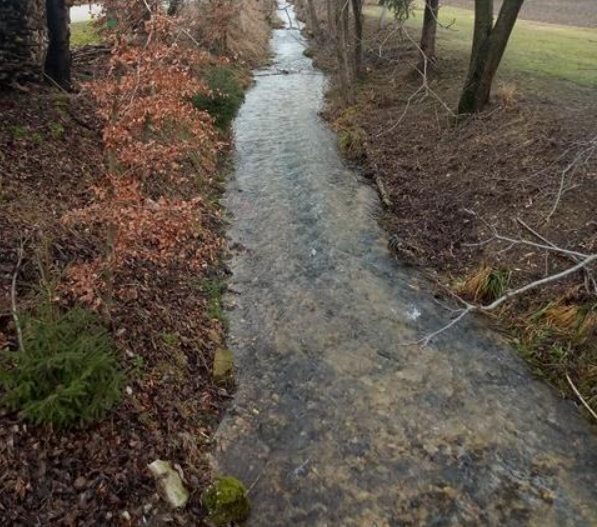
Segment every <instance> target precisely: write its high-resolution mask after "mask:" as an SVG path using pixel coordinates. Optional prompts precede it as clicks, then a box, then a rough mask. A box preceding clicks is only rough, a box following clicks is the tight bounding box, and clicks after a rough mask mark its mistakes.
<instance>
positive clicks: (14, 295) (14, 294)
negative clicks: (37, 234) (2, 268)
mask: <svg viewBox="0 0 597 527" xmlns="http://www.w3.org/2000/svg"><path fill="white" fill-rule="evenodd" d="M24 247H25V243H24V242H23V241H21V243H20V244H19V248H18V250H17V255H18V256H17V264H16V266H15V272H14V274H13V275H12V284H11V288H10V302H11V311H12V319H13V320H14V323H15V327H16V329H17V339H18V341H19V350H20V351H23V350H24V349H25V345H24V340H23V328H22V327H21V322H20V320H19V313H18V310H17V277H18V275H19V270H20V269H21V264H22V263H23V256H24V254H25V249H24Z"/></svg>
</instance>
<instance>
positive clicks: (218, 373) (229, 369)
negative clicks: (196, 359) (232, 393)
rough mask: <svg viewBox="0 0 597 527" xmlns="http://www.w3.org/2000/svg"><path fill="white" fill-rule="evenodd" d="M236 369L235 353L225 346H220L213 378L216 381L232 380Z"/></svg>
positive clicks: (215, 360) (217, 351)
mask: <svg viewBox="0 0 597 527" xmlns="http://www.w3.org/2000/svg"><path fill="white" fill-rule="evenodd" d="M233 371H234V355H233V354H232V352H231V351H230V350H228V349H225V348H218V349H217V350H216V353H215V355H214V366H213V379H214V381H215V382H218V383H220V382H226V381H228V380H230V378H231V377H232V374H233Z"/></svg>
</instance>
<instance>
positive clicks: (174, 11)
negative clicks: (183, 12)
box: [168, 0, 183, 16]
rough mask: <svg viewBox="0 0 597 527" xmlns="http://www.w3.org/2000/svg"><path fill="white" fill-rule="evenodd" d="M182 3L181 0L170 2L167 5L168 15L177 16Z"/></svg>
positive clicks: (171, 0)
mask: <svg viewBox="0 0 597 527" xmlns="http://www.w3.org/2000/svg"><path fill="white" fill-rule="evenodd" d="M182 3H183V0H170V3H169V4H168V15H170V16H176V15H178V13H179V11H180V8H181V7H182Z"/></svg>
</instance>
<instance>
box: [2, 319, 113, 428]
mask: <svg viewBox="0 0 597 527" xmlns="http://www.w3.org/2000/svg"><path fill="white" fill-rule="evenodd" d="M123 382H124V375H123V373H122V372H121V371H120V369H119V367H118V364H117V362H116V356H115V354H114V352H113V350H112V344H111V340H110V336H109V334H108V332H107V331H106V330H105V329H104V328H103V327H102V326H101V325H100V324H99V323H98V320H97V318H96V316H95V315H94V314H92V313H91V312H89V311H86V310H84V309H82V308H79V307H77V308H74V309H71V310H70V311H68V312H66V313H64V314H57V313H55V312H54V310H52V309H48V308H46V309H44V310H43V312H42V313H41V316H40V317H39V318H31V319H29V320H28V321H27V323H26V325H25V328H24V338H23V347H22V349H19V350H18V351H4V352H3V353H2V355H1V363H0V384H1V385H2V388H3V389H4V390H5V394H4V397H3V403H4V404H5V405H6V406H8V407H9V408H11V409H13V410H17V411H20V412H22V414H23V416H24V417H25V418H27V419H28V420H29V421H31V422H33V423H35V424H42V425H53V426H55V427H57V428H64V427H69V426H72V425H79V424H86V423H89V422H92V421H95V420H97V419H100V418H101V417H103V416H104V415H105V414H106V412H107V411H108V410H109V409H110V408H111V407H112V406H113V405H114V404H115V403H116V402H117V401H118V400H119V398H120V394H121V390H122V386H123Z"/></svg>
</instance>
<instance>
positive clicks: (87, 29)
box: [70, 22, 101, 48]
mask: <svg viewBox="0 0 597 527" xmlns="http://www.w3.org/2000/svg"><path fill="white" fill-rule="evenodd" d="M70 43H71V46H72V47H73V48H80V47H81V46H88V45H93V44H100V43H101V40H100V36H99V34H98V32H97V29H96V28H95V26H94V25H93V23H92V22H75V23H74V24H71V26H70Z"/></svg>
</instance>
